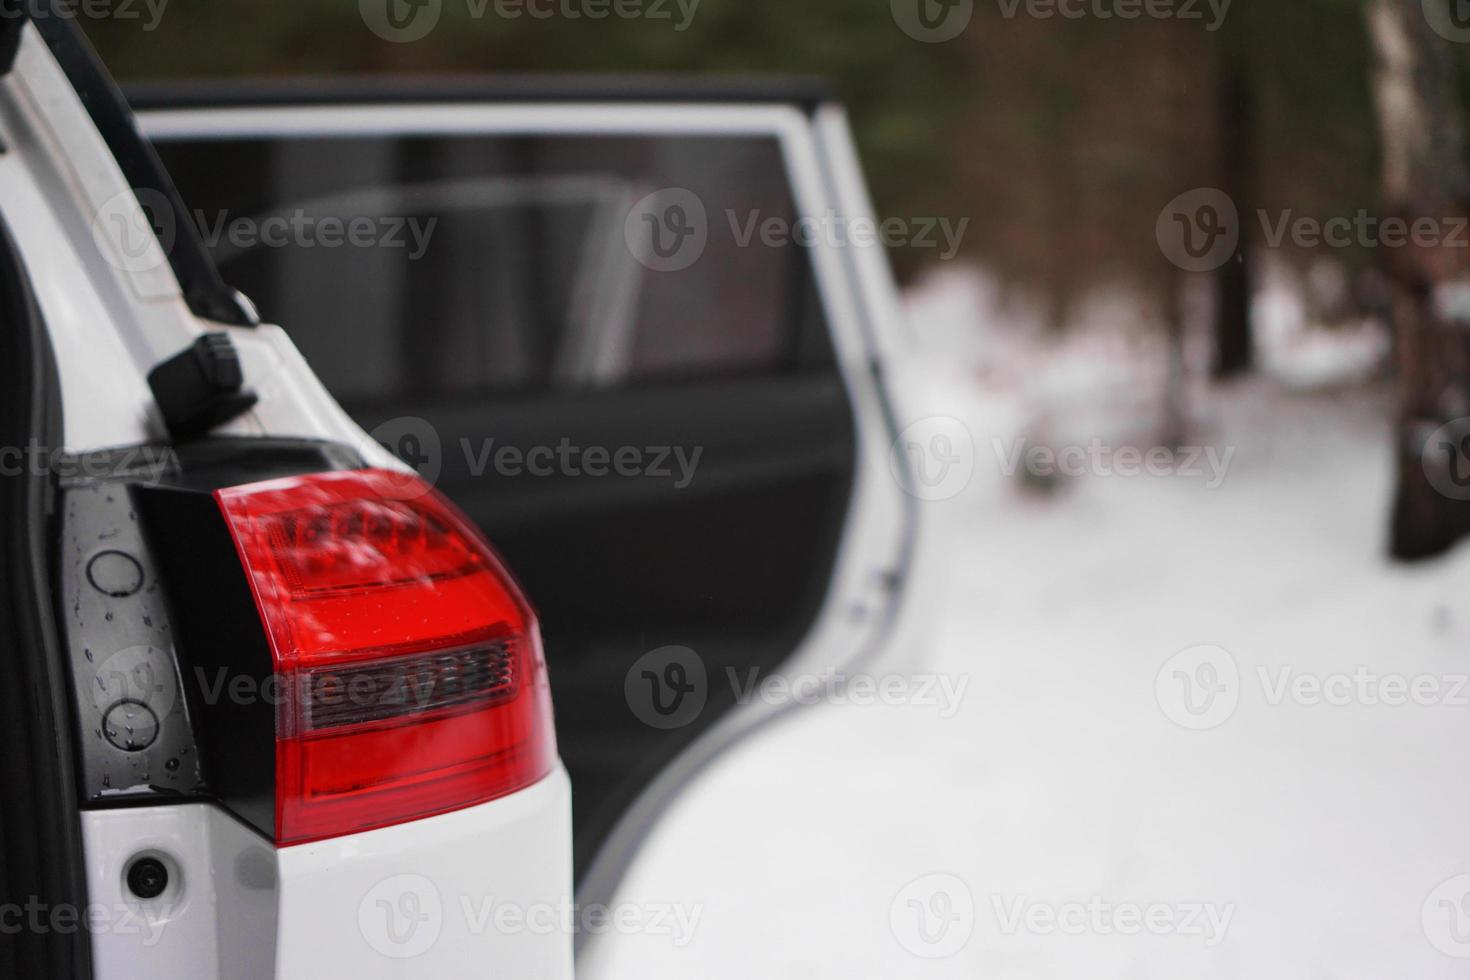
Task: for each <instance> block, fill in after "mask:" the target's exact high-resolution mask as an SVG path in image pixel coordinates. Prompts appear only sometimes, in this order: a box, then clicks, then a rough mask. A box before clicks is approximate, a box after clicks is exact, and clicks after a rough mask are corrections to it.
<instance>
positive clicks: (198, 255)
mask: <svg viewBox="0 0 1470 980" xmlns="http://www.w3.org/2000/svg"><path fill="white" fill-rule="evenodd" d="M21 2H24V3H30V4H38V5H44V6H46V7H48V8H49V10H48V11H47V13H46V14H45V15H44V16H40V15H39V12H38V13H37V14H36V15H33V19H32V23H33V24H34V25H35V28H36V30H37V31H38V32H39V33H40V35H41V38H42V39H43V40H44V41H45V42H46V46H47V47H48V48H50V49H51V54H52V56H53V57H54V58H55V59H56V61H57V63H58V64H59V65H60V66H61V70H62V71H63V72H64V73H65V74H66V77H67V80H68V81H70V82H71V84H72V87H73V88H75V89H76V92H77V95H78V96H79V97H80V98H81V100H82V104H83V106H85V107H86V110H87V113H88V114H89V115H90V116H91V117H92V122H93V124H94V125H95V126H96V127H97V131H98V132H99V133H100V134H101V135H102V139H103V140H104V141H105V142H106V143H107V148H108V149H109V150H110V151H111V152H112V155H113V157H115V158H116V160H117V163H118V166H119V167H120V168H121V169H122V172H123V176H124V177H125V178H126V179H127V181H128V184H129V186H131V187H132V188H133V190H135V191H137V192H138V193H139V195H140V196H141V197H143V198H144V201H145V203H147V202H148V201H149V200H152V201H162V202H164V204H165V206H166V207H167V208H168V209H169V210H170V211H171V212H172V213H171V215H170V216H169V217H170V220H171V221H172V224H173V227H174V229H175V236H174V242H173V247H172V248H170V249H169V250H168V260H169V264H170V265H172V266H173V271H174V275H175V277H177V279H178V281H179V288H180V289H182V290H183V293H184V301H185V302H186V303H188V305H189V309H190V310H191V311H193V313H194V314H195V315H196V316H199V317H203V318H204V319H207V320H214V321H216V322H219V323H225V324H230V325H232V326H238V327H249V326H255V325H256V324H257V323H259V316H258V315H257V314H256V312H255V309H254V307H253V306H251V304H250V302H249V300H246V299H245V298H244V297H243V296H241V295H240V294H239V293H238V292H237V291H236V290H234V289H232V288H230V287H229V286H228V285H226V284H225V281H224V280H223V279H222V278H220V274H219V270H218V269H216V268H215V265H214V261H213V260H212V259H211V258H210V257H209V253H208V252H207V251H206V250H205V248H204V242H203V241H202V240H201V239H200V238H199V234H198V231H197V230H196V228H195V226H194V222H193V220H192V219H191V218H190V217H189V212H188V210H187V209H186V208H185V207H184V201H183V199H182V198H181V197H180V196H179V192H178V189H177V188H175V187H174V182H173V179H172V178H171V177H169V175H168V171H167V170H165V169H164V166H163V163H162V161H160V160H159V158H158V153H157V152H156V151H155V150H154V149H153V144H151V143H149V142H148V141H147V140H146V139H144V138H143V137H142V135H141V134H140V133H139V132H138V127H137V121H136V120H135V119H134V117H133V112H132V110H131V109H130V108H128V103H127V100H126V99H125V98H123V94H122V92H121V91H120V90H119V89H118V87H117V85H116V84H115V83H114V82H113V80H112V77H111V76H110V75H108V73H107V69H106V68H105V67H104V66H103V64H102V61H101V59H99V58H98V57H97V52H96V51H94V50H93V49H92V45H91V44H90V43H89V42H88V41H87V38H86V35H85V34H83V33H82V29H81V28H80V27H78V26H77V24H76V23H75V18H74V17H71V16H66V15H65V13H64V12H63V9H62V8H64V7H65V6H66V0H21Z"/></svg>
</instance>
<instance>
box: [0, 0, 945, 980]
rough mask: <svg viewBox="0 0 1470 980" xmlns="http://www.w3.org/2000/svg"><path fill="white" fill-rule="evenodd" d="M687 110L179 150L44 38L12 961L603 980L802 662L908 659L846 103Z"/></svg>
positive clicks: (403, 113)
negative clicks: (627, 902) (592, 972)
mask: <svg viewBox="0 0 1470 980" xmlns="http://www.w3.org/2000/svg"><path fill="white" fill-rule="evenodd" d="M665 88H666V86H664V85H661V84H647V83H630V84H626V85H624V87H622V88H621V89H620V88H617V87H615V86H613V85H612V84H605V83H601V82H592V83H580V84H574V83H565V84H560V83H559V84H546V83H529V82H506V83H501V84H498V85H478V84H457V85H439V86H424V87H421V88H418V89H411V88H404V87H402V86H398V87H387V86H382V87H376V88H375V87H372V86H366V85H364V86H343V87H335V88H334V87H328V86H322V87H320V88H319V89H318V90H317V91H313V92H306V93H302V92H300V91H297V90H293V89H289V88H284V87H283V88H278V89H272V88H270V87H255V88H250V87H245V88H236V89H226V88H221V89H218V90H213V91H210V90H205V89H193V90H185V91H174V92H153V93H147V92H141V93H137V96H136V97H137V100H138V101H140V102H143V103H146V104H148V105H150V106H152V109H151V111H149V112H148V113H147V115H146V118H145V124H144V128H145V129H146V132H147V135H148V136H149V137H150V138H151V139H152V140H153V141H154V143H155V144H156V146H157V148H158V150H157V152H155V150H154V149H153V148H152V147H150V145H149V144H148V143H147V142H145V141H144V140H143V139H142V138H141V136H140V134H139V129H138V126H137V125H136V123H135V120H134V118H133V116H132V114H131V111H130V110H129V108H128V106H127V104H126V102H125V101H124V100H123V99H122V97H121V95H120V94H119V93H118V91H117V90H116V88H115V87H114V86H113V85H112V84H111V82H110V81H109V79H108V78H107V76H106V74H105V72H104V71H103V69H102V68H101V66H100V65H99V64H98V63H97V61H96V58H95V56H94V55H93V54H92V52H91V50H90V48H88V47H87V46H86V42H85V41H84V40H83V39H82V37H81V34H80V33H79V31H77V29H76V28H75V26H74V25H73V24H72V22H71V21H70V20H68V19H66V18H64V17H60V16H49V17H48V16H40V15H35V16H33V17H31V18H28V19H14V18H11V19H4V20H0V145H3V151H0V217H3V221H4V226H5V230H6V235H5V238H4V243H3V250H0V252H3V254H0V303H3V309H4V316H5V317H6V318H7V319H8V320H9V321H11V322H10V323H8V324H7V325H6V329H5V330H4V331H3V336H4V340H3V341H0V343H3V344H4V345H5V346H6V348H7V349H6V355H5V356H4V357H3V359H0V363H3V364H5V365H6V366H7V368H8V369H9V370H10V371H11V372H12V375H11V378H10V383H9V384H8V385H6V386H5V390H6V392H7V395H6V398H7V399H8V405H7V410H6V411H5V412H4V414H3V416H0V419H3V424H4V425H5V426H7V427H8V429H9V432H8V433H7V434H6V436H5V438H4V439H3V440H0V444H3V445H4V446H5V447H8V448H7V449H6V450H5V452H6V461H7V462H8V464H9V465H7V467H6V476H7V477H8V478H9V479H7V480H6V481H5V482H4V483H3V484H0V487H3V496H4V500H5V518H6V520H8V521H10V522H11V524H12V526H11V527H10V528H9V529H8V533H7V535H6V537H5V540H6V542H7V545H6V549H5V555H6V561H7V565H6V568H7V580H8V581H9V583H10V587H9V588H8V589H6V595H7V608H6V615H5V618H4V626H3V628H4V630H5V632H6V634H7V635H6V636H5V643H4V648H5V649H7V650H9V651H11V655H10V656H7V657H4V658H0V663H3V666H0V671H3V673H0V706H3V708H4V711H3V718H4V720H3V722H0V724H3V725H4V726H5V727H4V731H5V732H6V733H7V739H8V742H9V751H7V752H5V753H0V779H3V784H4V786H5V787H6V790H5V792H4V793H3V794H0V826H3V827H4V834H3V836H0V974H3V975H14V976H58V977H69V976H79V977H86V976H96V977H99V978H109V977H118V978H133V977H142V976H150V977H180V978H186V977H187V978H207V977H266V976H282V977H316V976H324V975H327V976H336V975H351V976H357V977H363V978H368V977H379V976H384V977H387V976H434V977H455V976H484V975H494V976H506V977H528V978H532V977H534V978H538V980H539V978H554V977H568V976H570V975H571V973H572V963H573V949H574V945H577V944H584V943H587V942H595V941H596V939H597V937H599V936H601V935H606V934H608V933H609V932H612V931H616V929H617V928H619V927H620V926H619V924H620V923H623V924H626V922H627V921H628V918H629V916H636V915H639V914H643V913H644V912H646V911H647V910H637V909H633V910H628V909H620V908H616V907H612V908H610V907H609V903H611V902H612V901H613V896H614V894H615V890H616V887H617V885H618V883H619V881H620V880H621V879H622V878H623V876H624V873H625V872H626V870H627V869H628V868H629V867H630V865H631V864H632V863H633V862H634V861H635V860H636V858H637V856H638V851H639V846H640V844H641V843H642V841H643V840H644V838H645V837H646V836H647V834H648V833H649V831H650V828H652V827H653V826H654V825H655V823H656V821H657V820H658V819H659V818H660V816H661V815H663V814H664V813H665V811H667V809H668V808H669V806H670V804H671V802H673V801H674V800H675V799H676V797H677V796H678V794H679V792H680V790H681V788H683V787H684V786H685V785H686V784H687V783H688V781H689V780H690V778H691V777H692V776H693V775H694V774H695V773H697V772H699V771H701V770H703V769H705V768H707V767H709V766H710V765H712V764H717V763H718V761H719V759H720V756H721V753H722V751H724V750H725V749H727V748H728V747H730V746H731V745H733V744H735V743H736V742H737V741H739V740H740V739H741V738H742V737H744V736H746V735H749V734H750V733H752V732H754V731H755V730H757V729H758V728H760V727H761V726H762V725H764V724H765V723H766V722H768V721H770V720H771V719H773V718H777V717H780V716H782V715H783V714H785V713H787V712H789V711H791V710H794V709H797V708H800V707H801V706H802V705H804V704H808V703H811V701H812V700H813V699H812V698H811V697H808V696H804V695H803V693H802V692H801V691H799V690H797V691H793V690H791V689H790V685H789V684H787V685H784V686H783V684H782V683H781V682H782V681H783V679H789V678H798V677H799V678H810V677H816V678H820V677H824V676H826V677H831V676H834V675H837V674H839V673H841V672H843V671H847V670H851V669H852V668H854V667H855V666H857V665H859V664H862V663H864V662H866V661H868V660H870V659H871V658H873V657H875V656H877V655H878V653H879V652H880V651H881V649H882V648H883V645H884V644H885V643H886V642H889V640H890V637H891V629H892V624H893V621H894V617H895V613H896V610H897V606H898V603H899V600H900V597H901V596H902V594H903V585H904V582H905V575H906V572H907V570H908V567H909V561H910V553H911V550H912V542H913V541H914V539H915V522H916V510H915V508H914V507H913V505H912V501H913V498H912V497H911V496H910V495H909V494H906V493H905V487H906V486H907V481H908V479H909V478H908V470H907V467H906V464H905V463H904V461H903V458H902V456H901V455H900V456H895V455H893V454H891V453H890V447H891V446H892V444H893V440H894V436H895V431H894V430H895V426H894V424H893V418H894V413H893V411H892V409H891V406H890V405H889V404H888V400H887V396H886V395H885V392H884V389H883V385H882V382H881V366H882V364H883V362H884V357H885V351H886V350H888V349H889V348H890V347H891V346H892V345H893V344H894V343H895V342H896V339H897V338H896V324H897V323H898V316H897V305H896V299H895V291H894V288H893V283H892V279H891V276H890V273H889V270H888V267H887V264H886V259H885V256H884V253H883V251H882V248H881V246H880V244H879V239H880V238H881V236H879V235H877V234H875V232H876V228H877V226H876V224H875V223H874V222H873V219H872V217H871V215H872V209H871V206H870V204H869V202H868V201H867V199H866V192H865V189H864V185H863V181H862V177H861V174H860V171H859V169H858V166H857V162H856V155H855V153H854V150H853V147H852V143H851V139H850V135H849V133H848V129H847V126H846V122H845V119H844V116H843V113H842V111H841V109H840V108H839V107H837V106H836V105H835V104H834V103H832V102H831V100H830V99H829V98H828V97H827V96H826V95H825V94H823V93H822V92H821V91H820V90H817V89H808V88H801V87H796V88H772V89H762V88H749V89H744V90H736V89H730V88H720V87H713V86H712V87H708V88H701V87H696V88H693V89H691V90H689V91H684V92H680V93H678V94H676V95H674V96H669V95H667V94H665ZM159 154H161V155H162V156H163V158H164V159H165V160H166V162H167V164H168V168H169V170H171V171H173V172H174V174H175V177H177V178H178V180H179V185H180V189H181V190H182V192H183V193H182V196H181V195H180V193H179V191H178V190H176V189H175V187H174V185H173V183H172V181H171V180H170V178H169V177H168V176H167V175H166V173H165V169H164V167H163V166H162V165H161V164H160V161H159ZM185 201H187V202H188V203H187V205H185V203H184V202H185ZM854 229H867V230H868V233H867V234H865V235H862V236H861V240H859V236H858V235H854V234H853V230H854ZM217 270H218V271H217ZM220 271H223V273H224V275H223V276H221V274H220ZM226 281H229V282H230V283H232V284H233V285H236V286H240V287H243V288H244V290H245V293H246V294H248V295H250V296H251V299H252V300H254V301H256V302H258V303H259V310H260V313H257V312H256V311H257V307H256V306H255V305H253V304H252V302H251V301H250V300H246V299H245V298H244V297H243V296H242V295H241V294H240V293H237V292H236V291H235V290H234V289H233V288H232V287H231V286H226V285H225V282H226ZM262 320H264V321H267V322H268V323H275V322H280V323H283V324H284V325H285V327H284V329H283V328H282V327H279V326H273V325H267V322H262ZM303 354H304V355H305V356H303ZM344 409H345V410H344ZM367 430H371V435H369V434H368V431H367ZM383 444H386V445H387V446H390V447H392V448H393V449H395V450H396V451H397V456H395V455H394V454H392V453H389V452H387V451H386V450H385V449H384V448H383ZM12 450H13V451H12ZM399 457H402V459H401V458H399ZM404 459H406V460H407V462H408V463H411V464H412V466H409V465H405V462H404V461H403V460H404ZM909 489H913V488H912V487H909ZM451 499H452V500H453V501H455V502H454V503H451V502H450V500H451ZM460 508H463V510H461V509H460ZM489 542H493V545H494V550H492V548H491V545H490V544H489ZM511 570H513V571H514V575H515V577H514V578H512V575H511ZM518 583H519V584H518ZM522 586H524V593H523V592H522ZM533 608H534V610H535V611H534V612H533ZM543 634H544V645H543ZM543 651H544V653H543ZM553 692H554V695H555V702H556V710H557V714H556V717H555V730H553V717H552V712H551V695H552V693H553ZM807 693H810V692H807ZM563 760H565V767H564V766H563ZM568 770H569V771H570V774H571V779H570V781H569V779H568ZM773 802H774V801H773ZM574 813H575V822H574V819H573V815H574ZM711 846H718V841H714V842H711ZM574 880H575V888H574ZM675 918H676V919H677V916H675ZM644 925H645V927H646V928H652V926H651V924H649V923H645V924H644ZM685 925H686V926H687V925H688V923H687V922H686V923H685Z"/></svg>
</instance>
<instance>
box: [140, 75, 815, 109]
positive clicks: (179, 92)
mask: <svg viewBox="0 0 1470 980" xmlns="http://www.w3.org/2000/svg"><path fill="white" fill-rule="evenodd" d="M124 92H125V94H126V95H127V97H128V101H129V102H131V103H132V106H133V108H134V109H135V110H138V111H143V110H146V109H209V108H221V109H222V108H246V107H250V106H321V105H351V104H357V103H362V104H374V105H404V104H417V103H432V102H437V103H468V102H532V103H549V102H598V103H605V102H660V103H679V102H698V103H739V104H751V103H759V104H775V105H793V106H797V107H799V108H800V109H802V110H803V111H805V112H808V113H811V112H815V111H816V109H817V107H819V106H821V105H823V104H824V103H829V102H835V101H837V94H836V90H835V89H834V88H833V87H832V86H831V85H829V84H828V83H826V82H824V81H822V80H821V79H816V78H800V77H797V78H779V77H776V78H722V77H717V76H701V75H689V76H680V75H585V76H584V75H576V76H573V75H485V76H465V75H451V76H445V75H398V76H390V77H386V78H384V77H375V78H369V77H354V78H319V77H304V78H294V79H281V78H242V79H187V80H178V81H157V82H143V83H136V84H130V85H125V86H124Z"/></svg>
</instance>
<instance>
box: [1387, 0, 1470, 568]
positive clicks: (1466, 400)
mask: <svg viewBox="0 0 1470 980" xmlns="http://www.w3.org/2000/svg"><path fill="white" fill-rule="evenodd" d="M1368 21H1369V29H1370V33H1371V35H1372V38H1373V43H1374V47H1375V49H1376V50H1377V53H1378V73H1377V77H1376V79H1375V86H1374V88H1375V95H1376V97H1377V103H1378V116H1379V128H1380V130H1381V134H1382V143H1383V181H1384V202H1385V205H1386V208H1387V213H1388V215H1389V216H1393V217H1398V218H1402V219H1404V220H1405V221H1407V222H1409V223H1410V225H1412V223H1413V222H1414V221H1415V219H1420V218H1427V219H1431V220H1433V221H1434V222H1435V227H1436V228H1439V229H1444V228H1445V227H1446V222H1447V221H1448V220H1450V219H1452V218H1454V217H1456V216H1460V215H1463V214H1465V203H1466V190H1467V186H1470V174H1467V170H1466V162H1465V139H1464V133H1463V131H1462V129H1461V125H1460V114H1459V105H1458V102H1457V99H1456V95H1455V76H1454V66H1453V63H1452V61H1451V59H1450V54H1449V51H1448V49H1447V42H1445V41H1443V40H1442V39H1441V38H1440V37H1439V36H1438V35H1437V34H1435V33H1434V31H1433V29H1432V28H1431V27H1430V26H1429V23H1428V20H1427V18H1425V16H1424V14H1423V7H1422V4H1421V3H1420V0H1369V4H1368ZM1381 251H1382V253H1383V255H1384V260H1385V268H1386V271H1387V274H1388V278H1389V281H1390V284H1391V289H1392V293H1393V300H1392V302H1393V314H1394V334H1395V343H1396V360H1397V367H1398V379H1399V386H1400V406H1399V418H1398V427H1397V434H1396V441H1397V447H1396V450H1397V479H1398V486H1397V491H1396V494H1395V499H1394V503H1393V514H1392V518H1391V542H1390V547H1391V550H1392V552H1393V554H1394V556H1395V557H1398V558H1403V559H1418V558H1425V557H1428V556H1431V555H1436V554H1439V553H1441V552H1443V551H1446V550H1447V549H1449V548H1450V547H1451V546H1453V545H1454V544H1455V542H1456V541H1458V540H1459V539H1461V538H1462V537H1464V536H1465V535H1466V534H1470V502H1467V501H1465V500H1462V499H1458V496H1457V495H1455V494H1451V493H1444V492H1441V490H1440V489H1436V483H1438V484H1439V485H1440V487H1441V488H1443V487H1444V486H1445V485H1446V484H1445V481H1444V480H1443V479H1435V478H1434V477H1435V476H1442V474H1437V473H1436V471H1435V467H1436V466H1439V467H1451V466H1461V467H1462V466H1464V465H1465V463H1466V462H1467V461H1466V460H1464V459H1459V460H1456V459H1454V458H1449V459H1443V458H1441V456H1440V454H1439V451H1438V450H1439V449H1440V448H1441V447H1439V446H1432V445H1430V438H1431V436H1432V435H1433V434H1434V433H1435V432H1436V431H1438V430H1439V429H1440V428H1441V427H1442V426H1444V425H1446V424H1448V423H1451V422H1454V421H1456V420H1457V419H1460V418H1463V417H1464V416H1466V415H1470V370H1467V369H1470V333H1467V331H1466V324H1464V323H1459V322H1450V321H1448V320H1447V319H1446V317H1445V315H1444V314H1443V312H1442V311H1441V310H1440V309H1439V307H1438V306H1437V305H1436V303H1435V292H1436V289H1437V287H1439V286H1441V285H1442V284H1444V283H1446V282H1449V281H1452V280H1455V279H1459V278H1462V277H1463V276H1465V274H1466V272H1467V265H1466V259H1465V256H1464V255H1463V254H1462V253H1463V249H1457V248H1453V247H1448V246H1439V247H1417V246H1414V245H1409V246H1406V247H1403V248H1382V249H1381ZM1434 441H1435V442H1444V440H1439V439H1436V440H1434ZM1456 442H1458V440H1456ZM1446 444H1448V443H1446ZM1426 451H1430V452H1431V453H1432V455H1430V456H1428V457H1426ZM1458 451H1459V448H1458V447H1453V446H1452V447H1451V452H1458Z"/></svg>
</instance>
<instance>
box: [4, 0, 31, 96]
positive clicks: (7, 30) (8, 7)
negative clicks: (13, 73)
mask: <svg viewBox="0 0 1470 980" xmlns="http://www.w3.org/2000/svg"><path fill="white" fill-rule="evenodd" d="M24 24H25V20H24V15H23V13H22V11H21V9H20V3H19V0H0V77H3V76H5V75H8V74H10V69H11V68H12V67H13V66H14V65H15V53H16V52H17V51H19V50H20V29H21V27H22V26H24Z"/></svg>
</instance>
